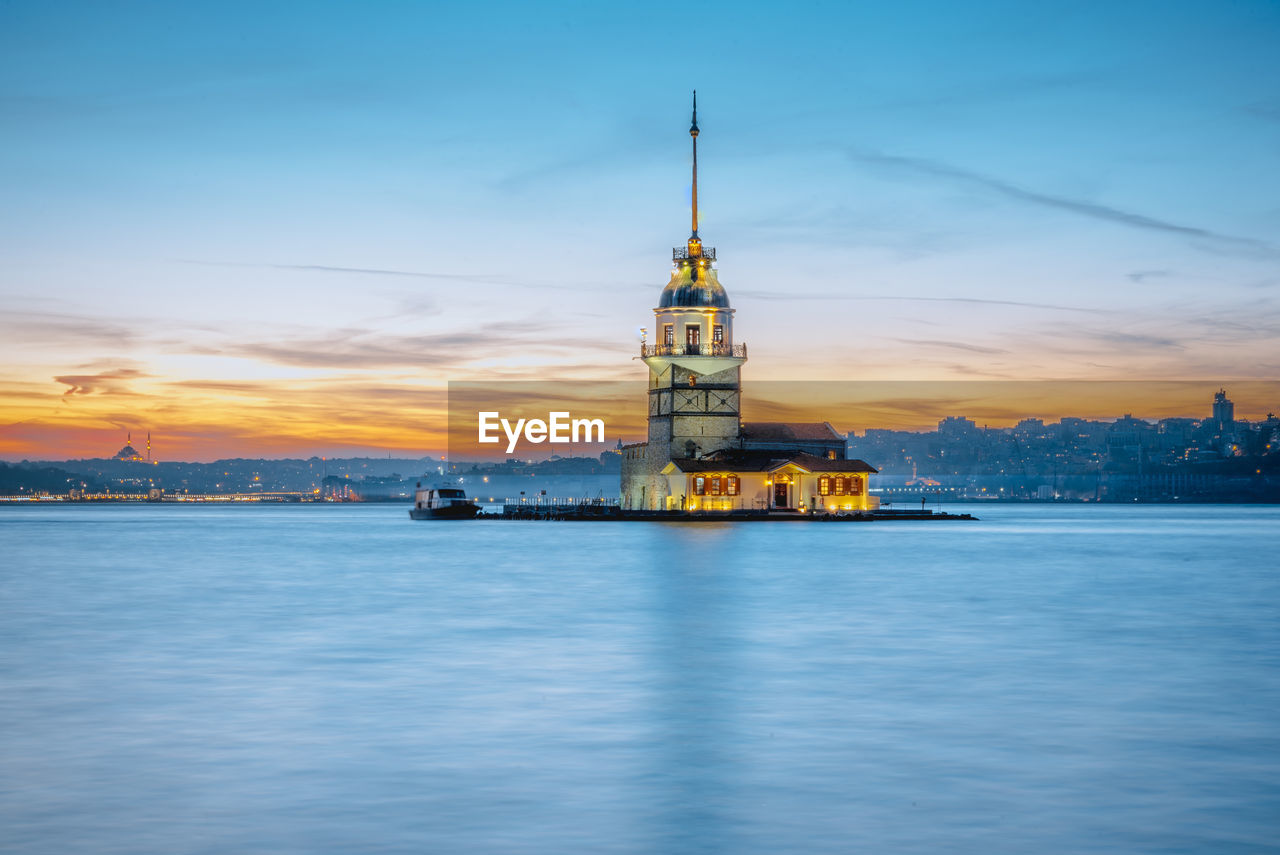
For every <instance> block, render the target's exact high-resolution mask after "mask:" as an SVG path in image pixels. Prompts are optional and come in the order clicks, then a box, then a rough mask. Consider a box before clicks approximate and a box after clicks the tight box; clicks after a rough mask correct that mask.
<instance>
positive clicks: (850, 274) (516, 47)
mask: <svg viewBox="0 0 1280 855" xmlns="http://www.w3.org/2000/svg"><path fill="white" fill-rule="evenodd" d="M1277 56H1280V4H1277V3H1274V2H1267V3H1262V2H1256V3H1247V2H1246V3H1229V4H1226V3H1178V2H1174V3H1135V4H1102V3H1070V4H1066V3H1064V4H1015V3H977V4H965V5H962V4H949V3H946V4H944V3H933V4H930V3H905V4H846V3H815V4H786V5H783V4H751V3H734V4H697V5H684V4H680V5H677V4H669V5H657V4H646V5H643V6H623V5H622V4H541V5H535V4H448V5H446V4H432V3H407V2H406V3H361V4H339V3H310V4H236V3H219V4H204V3H186V4H170V3H154V4H144V3H130V4H99V3H84V4H75V3H69V4H48V3H13V2H9V3H0V111H2V112H0V117H2V119H3V127H4V129H5V132H4V133H3V134H0V197H3V198H4V200H5V202H4V204H3V205H2V206H0V305H2V306H3V308H4V310H5V311H4V315H5V320H4V321H3V324H4V325H5V327H6V328H5V329H4V330H0V332H2V333H3V339H4V340H5V341H6V344H4V345H3V348H4V350H5V354H4V355H5V359H4V364H5V368H4V369H3V371H4V374H3V376H0V384H2V385H0V388H3V390H4V395H5V398H6V399H8V400H9V401H10V405H9V406H8V407H7V408H6V409H7V410H8V411H9V412H8V415H7V416H6V417H5V418H4V419H0V421H3V423H5V424H6V425H7V426H8V428H7V431H8V432H7V433H6V434H3V435H2V436H7V437H8V444H7V445H0V452H2V453H7V454H9V455H10V456H13V455H18V456H21V455H22V454H26V453H28V452H29V450H30V447H31V444H32V442H33V441H35V440H33V439H32V438H33V437H34V438H36V439H39V438H41V437H46V438H52V437H55V436H63V435H64V434H65V436H67V437H72V436H77V437H81V439H80V440H76V441H85V440H84V439H83V438H84V437H93V436H95V434H94V433H93V431H117V430H118V429H119V428H120V427H122V426H126V425H139V426H141V425H148V426H149V425H152V424H155V425H157V426H159V425H160V424H161V423H164V424H167V425H170V426H172V425H173V424H175V423H176V422H181V424H182V426H183V427H182V430H184V431H186V432H188V433H190V434H191V436H192V437H195V438H193V439H191V440H190V442H191V443H192V447H194V446H195V445H198V438H199V437H202V436H203V437H209V438H210V439H209V440H208V441H209V442H210V443H221V444H222V445H225V446H227V447H228V448H229V447H231V446H234V445H235V444H236V443H240V444H241V445H246V446H251V445H253V442H254V441H256V440H255V439H254V437H255V436H256V434H255V433H254V430H256V429H255V428H251V427H248V426H246V425H245V424H244V423H241V422H239V421H237V422H235V423H234V424H232V423H231V422H229V421H228V420H227V419H228V418H230V417H228V416H225V415H224V414H222V413H221V410H222V409H225V408H226V406H227V399H226V398H225V397H220V396H223V395H232V394H234V395H237V396H239V397H238V398H237V399H236V400H237V401H238V402H239V404H240V405H242V406H241V407H240V409H242V410H244V411H246V412H251V413H255V414H257V415H258V416H262V414H264V413H266V412H267V411H268V410H279V409H281V408H286V409H287V408H288V407H291V406H294V404H293V403H290V402H294V401H296V402H297V407H300V408H302V409H299V410H298V411H297V413H298V414H297V415H296V416H295V417H296V420H297V422H298V424H303V423H316V422H319V423H322V424H323V423H325V422H326V421H333V420H339V419H344V420H345V419H350V418H352V414H353V413H355V414H358V413H359V412H360V411H361V410H362V408H363V409H364V410H366V411H367V410H368V409H369V406H371V404H369V402H375V401H376V402H377V403H376V406H378V407H382V408H387V407H392V406H393V405H392V404H389V403H388V402H387V400H384V399H381V398H377V397H376V396H375V397H373V398H369V397H367V395H369V394H373V393H374V392H376V391H378V390H381V391H382V392H386V393H387V394H389V395H391V397H392V398H394V399H396V400H399V399H400V397H404V396H408V395H409V394H410V393H411V390H413V389H415V388H429V389H438V388H441V387H442V385H443V383H444V382H445V381H447V380H449V379H468V378H477V377H486V376H503V377H520V376H534V375H544V374H546V373H547V372H551V373H552V374H555V375H557V376H559V375H563V376H578V375H587V374H590V375H592V376H603V377H626V376H630V373H634V372H636V371H637V367H636V366H637V364H636V363H634V362H632V361H631V360H630V356H631V355H632V351H633V350H634V346H635V343H636V340H637V336H636V333H637V329H638V328H639V327H640V326H642V325H645V324H646V322H647V321H648V320H649V318H650V317H651V313H650V309H651V308H652V304H653V302H654V299H655V298H656V296H657V293H658V292H659V290H660V289H661V287H662V285H663V284H664V283H665V281H666V277H667V271H668V267H669V256H668V252H669V249H670V247H672V246H674V245H677V244H679V243H681V242H682V241H683V239H684V238H685V237H686V236H687V234H686V229H687V225H686V224H687V221H688V204H689V201H688V194H689V175H688V168H689V139H688V136H687V133H686V131H687V127H688V101H689V91H690V90H691V89H693V88H695V87H696V88H697V89H698V90H699V106H700V110H699V119H700V124H701V127H702V136H701V137H700V139H699V143H700V146H699V148H700V152H699V155H700V158H699V161H700V168H701V180H700V194H699V195H700V202H701V205H702V209H703V210H702V222H703V228H702V235H703V237H704V239H705V240H706V242H707V243H708V244H709V245H712V246H716V247H717V248H718V250H719V253H720V263H719V267H720V276H721V281H722V282H723V283H724V284H725V285H726V287H727V288H728V290H729V293H730V296H731V298H732V300H733V304H734V307H735V308H736V309H737V310H738V316H737V322H736V324H737V325H736V327H735V332H736V337H737V338H738V339H739V340H743V341H746V342H748V343H749V345H750V346H751V347H752V361H751V363H749V365H748V368H747V371H748V372H749V374H750V375H752V376H756V377H759V378H771V379H779V378H785V377H788V376H805V377H822V378H828V379H837V378H846V377H851V378H852V377H856V378H858V379H897V378H910V379H963V378H968V377H981V378H997V379H999V378H1004V377H1016V378H1020V379H1025V378H1036V377H1051V378H1090V377H1098V378H1108V379H1114V378H1119V377H1123V378H1125V379H1133V378H1135V377H1144V376H1149V377H1152V378H1163V379H1206V380H1216V379H1219V378H1221V379H1224V380H1227V379H1230V378H1233V377H1234V378H1248V377H1256V378H1272V377H1275V376H1277V374H1278V373H1280V353H1278V352H1277V348H1276V346H1275V344H1274V342H1275V340H1276V339H1277V336H1278V335H1280V301H1278V300H1277V294H1280V74H1277V70H1276V69H1277V63H1276V57H1277ZM378 271H381V272H378ZM56 377H62V378H67V377H71V378H80V379H81V380H84V379H85V378H89V380H88V382H87V383H81V384H80V385H78V386H77V385H75V384H69V383H66V382H59V381H57V380H55V379H54V378H56ZM94 378H96V381H95V380H94ZM371 390H372V391H371ZM68 393H69V394H68ZM326 396H329V397H337V398H340V399H342V400H349V401H350V402H351V403H350V409H342V410H341V411H340V412H339V411H336V410H335V411H334V412H333V413H330V414H329V415H325V412H326V410H325V407H326V404H325V403H324V401H325V399H326ZM343 396H348V397H347V398H344V397H343ZM362 396H364V397H362ZM397 396H400V397H397ZM184 401H186V402H188V403H187V404H186V405H185V407H186V408H185V409H183V406H184V405H183V403H182V402H184ZM361 401H365V402H366V404H361V403H360V402H361ZM215 410H216V411H219V412H218V415H217V416H216V417H215V415H206V416H205V420H206V422H208V424H205V425H204V426H203V427H202V426H201V425H202V424H204V423H202V422H201V421H200V418H198V417H196V415H194V413H196V412H197V411H203V412H205V413H206V414H209V413H213V412H214V411H215ZM397 413H398V415H397V416H396V417H395V419H393V420H392V422H389V423H388V422H377V421H369V422H368V423H367V424H364V425H362V426H354V427H353V428H352V429H353V430H355V431H356V432H357V433H358V434H359V437H360V438H359V440H358V442H355V444H357V445H362V447H363V446H368V447H379V442H378V441H377V440H378V437H379V436H382V435H386V434H388V433H395V434H396V435H397V436H401V437H402V439H403V441H402V442H401V441H397V443H395V444H396V445H397V447H401V446H404V445H409V444H412V443H411V442H410V441H409V439H407V438H406V437H408V435H409V434H410V433H412V431H413V425H414V424H415V423H420V422H421V421H422V420H423V419H428V418H430V417H431V416H430V414H429V413H426V412H424V411H422V410H416V409H412V408H410V409H400V410H397ZM15 426H16V427H15ZM23 426H25V427H23ZM281 429H282V428H281V426H280V425H278V424H277V425H276V426H275V427H274V428H273V430H274V431H276V432H277V433H278V432H279V431H280V430H281ZM85 431H89V433H85ZM60 432H61V433H60ZM67 441H68V442H71V440H70V439H68V440H67ZM94 441H96V439H95V440H94ZM414 441H415V442H416V441H418V440H414ZM353 442H354V441H353ZM220 447H221V446H220ZM68 448H70V446H68ZM91 451H92V449H86V450H85V451H84V453H91Z"/></svg>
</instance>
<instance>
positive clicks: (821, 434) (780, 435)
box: [742, 422, 844, 442]
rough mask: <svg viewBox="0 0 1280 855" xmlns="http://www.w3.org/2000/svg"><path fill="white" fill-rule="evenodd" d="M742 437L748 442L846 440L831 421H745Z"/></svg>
mask: <svg viewBox="0 0 1280 855" xmlns="http://www.w3.org/2000/svg"><path fill="white" fill-rule="evenodd" d="M742 438H743V440H745V441H747V442H813V441H815V440H834V441H836V442H844V437H843V436H841V435H840V434H839V433H837V432H836V429H835V428H833V427H832V426H831V422H743V424H742Z"/></svg>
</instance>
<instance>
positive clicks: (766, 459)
mask: <svg viewBox="0 0 1280 855" xmlns="http://www.w3.org/2000/svg"><path fill="white" fill-rule="evenodd" d="M671 462H672V463H673V464H675V466H676V468H677V469H679V470H680V471H681V472H773V471H775V470H777V469H781V468H782V467H784V466H786V465H788V464H790V465H793V466H797V467H799V468H801V469H803V470H804V471H806V472H867V473H875V472H878V471H879V470H877V469H876V468H875V467H874V466H872V465H870V464H869V463H867V462H866V461H864V460H830V459H828V458H826V457H817V456H815V455H812V454H805V453H804V452H803V451H796V452H778V451H736V450H730V451H716V452H712V453H711V454H708V455H707V456H706V457H697V458H695V457H674V458H672V459H671Z"/></svg>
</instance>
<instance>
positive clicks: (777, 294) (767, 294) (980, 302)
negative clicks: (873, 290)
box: [733, 288, 1106, 314]
mask: <svg viewBox="0 0 1280 855" xmlns="http://www.w3.org/2000/svg"><path fill="white" fill-rule="evenodd" d="M733 296H735V297H750V298H752V299H755V300H786V301H793V300H822V301H828V300H842V301H859V302H905V303H967V304H972V305H975V306H1021V307H1023V308H1027V309H1052V310H1054V311H1059V312H1084V313H1086V314H1105V313H1106V311H1105V310H1104V309H1086V308H1083V307H1081V306H1060V305H1057V304H1054V303H1029V302H1024V301H1022V300H987V299H983V298H980V297H903V296H892V297H873V296H865V295H861V294H795V293H792V292H783V291H752V290H749V289H743V288H735V289H733Z"/></svg>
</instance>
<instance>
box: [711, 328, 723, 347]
mask: <svg viewBox="0 0 1280 855" xmlns="http://www.w3.org/2000/svg"><path fill="white" fill-rule="evenodd" d="M711 341H712V342H714V343H715V344H724V327H722V326H721V325H720V324H716V325H715V326H713V327H712V328H711Z"/></svg>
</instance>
